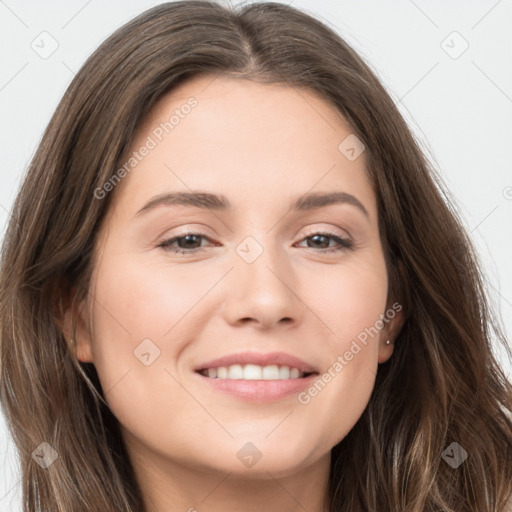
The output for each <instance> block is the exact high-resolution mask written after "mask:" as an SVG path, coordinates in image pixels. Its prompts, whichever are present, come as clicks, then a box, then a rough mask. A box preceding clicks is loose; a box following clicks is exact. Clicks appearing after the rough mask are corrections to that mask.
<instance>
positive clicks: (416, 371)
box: [0, 1, 512, 512]
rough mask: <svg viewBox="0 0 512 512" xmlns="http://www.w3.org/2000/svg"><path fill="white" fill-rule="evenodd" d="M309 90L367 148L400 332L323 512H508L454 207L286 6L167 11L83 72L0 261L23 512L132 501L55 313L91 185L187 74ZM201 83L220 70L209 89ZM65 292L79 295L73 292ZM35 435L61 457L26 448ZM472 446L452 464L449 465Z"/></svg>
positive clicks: (483, 338)
mask: <svg viewBox="0 0 512 512" xmlns="http://www.w3.org/2000/svg"><path fill="white" fill-rule="evenodd" d="M204 73H207V74H210V75H211V76H212V77H215V76H223V75H224V76H237V77H242V78H247V79H251V80H258V81H262V82H268V83H277V82H281V83H285V84H288V85H289V86H290V87H296V88H300V87H304V88H308V89H310V90H314V91H316V92H318V93H319V94H321V96H322V97H323V98H325V99H326V100H328V101H329V102H331V104H332V105H333V107H335V108H337V109H338V110H339V112H340V113H341V114H342V115H343V116H344V117H345V119H346V120H347V121H348V122H349V124H350V125H351V128H352V130H353V132H354V133H355V134H356V135H357V137H359V138H360V139H361V140H362V141H363V143H364V144H365V146H366V156H367V158H368V166H367V167H368V168H367V172H368V177H369V179H370V180H371V183H372V185H373V187H374V190H375V194H376V197H377V201H378V212H379V224H380V234H381V239H382V242H383V245H384V249H385V255H386V261H387V264H388V272H389V279H390V289H389V299H390V301H392V300H398V301H399V302H400V303H401V304H402V305H403V306H404V313H405V322H404V325H403V328H402V330H401V331H400V333H399V335H398V337H397V339H396V341H395V345H396V346H395V350H394V353H393V356H392V357H391V359H390V360H389V361H388V362H387V363H385V364H382V365H380V367H379V371H378V374H377V379H376V383H375V388H374V391H373V394H372V396H371V399H370V402H369V404H368V406H367V407H366V409H365V411H364V413H363V415H362V416H361V418H360V419H359V420H358V422H357V423H356V425H355V426H354V427H353V429H352V430H351V431H350V433H349V434H348V435H347V436H346V437H345V438H344V439H343V440H342V441H341V442H340V443H339V444H338V445H337V446H335V447H334V448H333V449H332V456H331V473H330V491H331V503H332V504H331V511H333V512H334V511H336V512H379V511H380V512H382V511H397V512H398V511H400V512H405V511H407V512H419V511H425V512H434V511H441V510H442V511H446V512H455V511H471V512H491V511H492V512H497V511H500V512H501V511H502V510H503V508H504V506H505V502H506V501H507V499H508V498H509V497H510V496H511V495H512V481H511V475H512V421H511V419H510V412H511V411H512V385H511V383H510V382H509V381H507V377H506V375H505V374H504V372H503V370H502V369H501V368H500V366H499V364H498V362H497V359H496V357H495V354H494V353H493V350H494V349H493V343H496V344H497V345H498V344H501V345H503V347H504V349H505V351H506V353H507V354H508V356H509V357H510V358H511V359H512V354H511V351H510V348H509V347H508V345H507V340H506V339H505V335H504V334H503V328H502V327H501V326H500V323H499V319H498V318H497V316H496V315H495V314H493V313H492V311H491V310H490V307H489V303H488V299H487V288H486V282H485V280H484V277H483V272H482V270H481V268H480V266H479V263H478V261H477V258H476V256H475V251H474V249H473V247H472V244H471V242H470V240H469V239H468V236H467V234H466V232H465V231H464V228H463V227H462V224H461V222H460V220H459V216H458V213H457V212H456V210H455V208H454V206H453V202H452V201H451V200H450V197H449V195H448V194H447V192H446V189H445V187H444V185H443V184H442V181H441V180H440V178H439V176H438V175H437V173H436V171H435V169H433V166H432V164H431V163H430V162H429V161H428V160H427V158H426V157H425V156H424V154H423V153H422V151H421V149H420V147H419V144H418V143H417V141H416V140H415V139H414V137H413V136H412V134H411V132H410V130H409V128H408V126H407V124H406V122H405V121H404V119H403V118H402V117H401V115H400V114H399V112H398V110H397V108H396V106H395V104H394V103H393V101H392V99H391V98H390V96H389V95H388V93H387V92H386V90H385V89H384V87H383V86H382V85H381V83H380V82H379V80H378V79H377V77H376V76H375V74H374V73H373V72H372V71H371V69H370V67H369V66H368V65H367V64H366V63H365V62H364V61H363V60H362V59H361V58H360V57H359V56H358V55H357V54H356V53H355V52H354V50H353V49H352V48H351V47H350V46H349V45H348V44H347V43H346V42H345V41H344V40H343V39H342V38H341V37H340V36H339V35H338V34H336V33H334V32H333V31H332V30H330V29H329V28H328V27H326V26H325V25H324V24H322V23H321V22H319V21H317V20H316V19H314V18H312V17H310V16H309V15H307V14H305V13H303V12H301V11H300V10H298V9H295V8H292V7H289V6H286V5H282V4H278V3H260V4H253V5H248V6H245V7H241V8H237V9H236V10H235V9H234V8H227V7H223V6H221V5H219V4H216V3H210V2H207V1H178V2H174V3H166V4H162V5H159V6H157V7H155V8H153V9H150V10H148V11H146V12H144V13H143V14H141V15H140V16H138V17H137V18H135V19H133V20H132V21H130V22H129V23H127V24H126V25H124V26H123V27H121V28H120V29H119V30H117V31H116V32H115V33H114V34H113V35H111V36H110V37H109V38H108V39H107V40H106V41H105V42H104V43H103V44H102V45H101V46H100V47H99V48H98V49H97V50H96V51H95V52H94V53H93V54H92V55H91V57H90V58H89V59H88V60H87V62H86V63H85V64H84V65H83V67H82V68H81V70H80V71H79V72H78V73H77V75H76V77H75V78H74V80H73V81H72V83H71V85H70V86H69V88H68V90H67V91H66V93H65V95H64V97H63V98H62V101H61V102H60V104H59V106H58V108H57V109H56V112H55V114H54V115H53V117H52V119H51V121H50V123H49V125H48V127H47V129H46V131H45V133H44V135H43V138H42V140H41V143H40V145H39V147H38V149H37V152H36V153H35V156H34V158H33V160H32V162H31V164H30V166H29V169H28V172H27V174H26V176H25V178H24V182H23V184H22V186H21V189H20V191H19V194H18V196H17V198H16V201H15V203H14V207H13V210H12V217H11V219H10V222H9V224H8V229H7V232H6V235H5V239H4V243H3V252H2V259H1V268H0V272H1V274H0V279H1V280H0V301H1V302H0V336H1V338H0V350H1V352H0V355H1V360H0V372H1V373H0V384H1V390H0V391H1V393H0V399H1V404H2V407H3V411H4V414H5V416H6V419H7V421H8V425H9V427H10V432H11V433H12V436H13V439H14V441H15V443H16V446H17V449H18V450H19V458H20V462H21V471H22V491H23V505H24V510H25V511H26V512H34V511H43V510H44V511H46V510H55V511H56V510H59V511H62V512H78V511H80V512H83V511H84V510H91V511H98V510H101V511H105V512H107V511H108V512H109V511H114V510H115V511H123V512H138V511H142V510H144V504H143V502H142V497H141V491H140V488H139V487H138V484H137V481H136V479H135V478H134V472H133V470H132V466H131V464H130V461H129V458H128V456H127V452H126V449H125V446H124V444H123V441H122V439H121V435H120V430H119V424H118V422H117V420H116V418H115V417H114V416H113V414H112V413H111V411H110V410H109V408H108V406H107V404H106V402H105V400H104V391H103V390H102V389H101V386H100V383H99V379H98V376H97V373H96V370H95V368H94V365H93V364H91V363H81V362H79V361H78V360H77V359H76V357H75V354H74V353H73V351H72V350H70V347H69V345H68V341H67V340H66V338H65V336H64V334H63V330H62V329H61V324H60V319H61V318H62V312H63V310H64V308H65V307H66V306H67V305H68V302H69V300H70V297H73V299H74V300H75V301H76V303H78V302H79V301H80V300H82V299H83V298H84V297H86V296H87V294H88V293H89V291H88V290H89V281H90V277H91V270H92V268H93V265H94V259H93V254H94V247H95V242H96V235H97V233H98V231H99V227H100V225H101V223H102V221H103V219H104V218H105V214H106V211H107V209H108V207H109V204H110V202H111V199H112V196H113V194H114V193H115V191H113V192H112V193H109V194H106V196H105V197H104V198H103V199H101V200H99V199H98V198H97V197H96V196H95V195H94V192H95V190H97V189H98V188H101V187H102V186H103V185H104V184H105V183H106V182H108V181H109V180H110V179H111V178H112V176H113V175H114V174H115V173H116V171H118V169H119V167H118V166H119V164H120V157H121V155H122V154H123V152H124V151H125V150H126V149H127V148H128V147H129V145H130V142H131V140H132V138H133V135H134V131H135V129H136V127H137V126H138V123H139V122H140V121H141V119H142V118H143V116H144V115H145V114H147V113H148V111H149V109H150V108H151V107H152V105H154V104H155V102H156V101H157V100H158V99H159V98H160V97H161V96H162V95H163V94H164V93H166V92H168V91H169V90H171V89H172V88H173V87H174V86H176V85H177V84H178V83H180V82H182V81H183V80H186V79H187V78H189V77H192V76H194V75H199V74H204ZM212 79H213V78H212ZM72 292H76V293H72ZM42 442H47V443H48V444H49V445H50V446H51V447H52V448H53V449H54V450H55V451H56V453H58V455H59V457H58V458H57V459H56V460H55V462H53V464H51V465H50V466H49V467H47V468H42V467H41V465H40V464H38V463H37V461H36V460H35V458H34V457H33V456H32V453H33V451H34V450H35V449H36V448H37V447H39V446H40V445H41V443H42ZM454 442H456V443H458V445H460V446H461V447H462V448H463V449H464V450H465V451H466V452H467V454H468V457H467V459H466V460H465V461H464V462H463V463H462V464H461V465H460V466H459V467H458V468H457V469H454V468H453V467H451V466H450V465H449V464H448V463H447V462H445V460H443V457H442V454H443V452H444V451H445V449H447V448H448V447H450V445H451V444H452V443H454Z"/></svg>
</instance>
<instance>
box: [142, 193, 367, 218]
mask: <svg viewBox="0 0 512 512" xmlns="http://www.w3.org/2000/svg"><path fill="white" fill-rule="evenodd" d="M333 204H349V205H352V206H355V207H356V208H358V209H359V210H360V211H361V212H362V213H364V215H365V216H366V218H367V219H369V218H370V215H369V213H368V210H367V209H366V208H365V207H364V206H363V204H362V203H361V201H359V199H357V198H356V197H355V196H353V195H351V194H347V193H346V192H310V193H308V194H304V195H301V196H300V197H298V198H296V199H295V200H294V201H293V202H292V204H291V205H290V209H291V210H296V211H309V210H315V209H317V208H322V207H324V206H330V205H333ZM162 205H167V206H173V205H182V206H190V207H194V208H201V209H205V210H216V211H227V210H229V209H231V204H230V202H229V200H228V199H227V197H226V196H224V195H222V194H221V195H216V194H210V193H208V192H169V193H164V194H160V195H158V196H154V197H152V198H151V199H150V200H149V201H148V202H147V203H146V204H145V205H144V206H143V207H142V208H141V209H140V210H139V211H138V212H137V213H136V214H135V217H140V216H142V215H144V214H146V213H148V212H149V211H151V210H153V209H155V208H156V207H158V206H162Z"/></svg>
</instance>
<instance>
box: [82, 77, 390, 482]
mask: <svg viewBox="0 0 512 512" xmlns="http://www.w3.org/2000/svg"><path fill="white" fill-rule="evenodd" d="M191 98H193V99H191ZM173 116H174V117H173ZM166 123H167V124H166ZM351 134H352V131H351V129H350V126H349V125H348V124H347V123H346V122H345V120H344V119H343V117H342V116H341V115H340V114H339V113H337V111H336V110H335V109H334V107H333V106H331V105H330V104H329V103H328V102H326V101H325V100H323V99H321V98H320V97H319V96H317V95H316V94H315V93H313V92H310V91H306V90H299V89H296V88H292V87H290V86H284V85H275V84H273V85H269V84H258V83H255V82H252V81H247V80H236V79H227V78H217V79H214V78H213V77H211V76H203V77H200V78H197V77H196V78H194V79H193V80H192V81H189V82H186V83H184V84H182V85H180V86H179V88H176V89H174V90H173V91H172V92H171V93H169V94H167V95H166V96H165V97H164V98H163V99H162V100H160V102H159V103H158V104H157V105H156V106H155V107H154V108H153V110H152V111H151V112H150V114H149V115H148V116H147V117H146V119H144V121H143V123H141V125H140V126H139V127H138V131H137V134H136V137H135V139H134V141H133V143H132V146H131V148H130V150H129V151H127V153H126V154H125V158H124V160H123V162H122V163H121V165H124V164H125V163H127V165H126V167H125V171H126V170H127V169H129V172H128V171H126V172H125V173H121V175H122V174H125V176H124V177H123V179H122V181H121V182H120V183H119V184H117V186H116V188H115V190H114V192H115V196H114V198H113V199H114V201H113V203H112V205H111V208H110V209H109V213H108V215H107V217H106V219H105V222H104V224H103V225H102V229H101V232H100V237H99V241H98V244H97V247H96V254H95V267H94V275H93V280H92V285H91V290H90V291H91V294H90V296H92V297H94V300H92V299H90V298H89V300H90V302H89V303H88V304H87V307H85V308H84V310H83V324H82V327H79V331H78V332H77V353H78V357H79V359H80V360H81V361H83V362H92V363H94V365H95V367H96V369H97V372H98V375H99V378H100V381H101V385H102V388H103V390H104V393H105V397H106V400H107V402H108V403H109V405H110V407H111V409H112V411H113V413H114V415H115V416H116V417H117V418H118V420H119V422H120V424H121V428H122V431H123V436H124V437H125V439H126V442H127V444H128V446H129V447H130V451H131V452H132V453H134V454H136V456H137V457H140V459H141V460H156V459H159V460H162V461H167V462H168V463H169V464H176V465H180V466H186V467H189V468H194V469H198V470H201V469H202V470H205V471H206V470H212V469H216V470H221V471H225V472H233V473H240V474H249V473H250V474H251V475H252V476H254V475H258V474H261V475H263V474H265V473H266V472H267V471H269V472H271V473H272V474H273V475H275V476H284V475H287V474H292V473H293V472H294V471H297V470H299V469H301V468H307V467H308V466H310V465H312V464H314V463H316V462H318V461H321V460H323V461H327V460H328V457H329V452H330V450H331V448H332V447H333V446H334V445H335V444H337V443H338V442H339V441H340V440H341V439H343V437H344V436H345V435H346V434H347V433H348V432H349V430H350V429H351V428H352V427H353V426H354V424H355V423H356V421H357V420H358V418H359V417H360V416H361V414H362V412H363V410H364V409H365V407H366V405H367V403H368V400H369V397H370V394H371V392H372V389H373V386H374V380H375V375H376V372H377V369H378V364H379V363H382V362H384V361H386V360H387V359H388V358H389V357H390V355H391V352H392V344H391V345H386V344H385V341H386V340H387V339H388V338H390V333H391V332H392V330H393V326H394V325H396V322H397V319H399V318H400V315H399V314H398V311H397V310H393V315H392V316H393V317H394V318H393V319H392V320H391V319H390V315H389V310H390V307H391V306H390V304H389V303H387V301H386V299H387V292H388V276H387V272H386V265H385V260H384V255H383V250H382V245H381V240H380V239H379V230H378V217H377V207H376V198H375V194H374V192H373V189H372V186H371V184H370V182H369V180H368V178H367V174H366V171H365V153H364V151H363V152H362V153H361V154H360V155H359V156H358V157H357V158H354V156H357V153H358V150H359V149H360V148H359V147H358V146H357V144H356V145H354V140H355V139H353V135H351ZM349 136H350V137H351V138H349V139H347V140H345V139H346V137H349ZM344 140H345V141H344ZM343 141H344V142H343ZM342 142H343V144H342ZM340 144H341V146H340ZM144 147H145V148H146V149H143V148H144ZM340 147H341V149H340ZM351 147H352V148H355V151H351V149H350V148H351ZM134 151H135V152H137V156H133V152H134ZM130 156H132V157H133V158H134V159H133V160H131V161H129V159H130ZM130 162H131V163H130ZM120 167H121V166H120ZM109 188H110V187H108V185H107V186H106V187H105V188H104V189H103V190H104V191H105V190H108V189H109ZM110 193H113V192H110ZM179 193H186V194H189V196H188V199H187V198H184V197H181V198H180V196H179V195H178V194H179ZM193 193H202V194H210V195H203V196H200V197H196V199H195V202H194V200H193V199H191V197H192V196H191V195H190V194H193ZM332 193H339V194H338V195H337V196H336V197H335V199H337V200H336V201H335V202H333V201H332V200H331V201H329V200H325V196H324V195H325V194H332ZM171 194H173V195H172V196H171ZM97 195H98V198H95V199H94V200H102V199H101V195H102V193H100V192H98V194H97ZM166 195H167V196H166ZM212 196H215V197H212ZM322 197H324V199H323V200H322ZM332 197H334V196H331V199H332ZM299 200H301V201H299ZM383 317H384V321H383ZM287 368H288V369H287ZM226 377H227V378H226ZM254 461H256V462H254Z"/></svg>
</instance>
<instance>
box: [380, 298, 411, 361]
mask: <svg viewBox="0 0 512 512" xmlns="http://www.w3.org/2000/svg"><path fill="white" fill-rule="evenodd" d="M391 315H393V316H392V317H391ZM386 319H387V321H386ZM383 321H384V327H383V328H382V329H381V332H380V335H379V364H380V363H385V362H386V361H387V360H388V359H389V358H390V357H391V355H392V354H393V349H394V347H395V340H396V338H397V336H398V333H399V332H400V330H401V329H402V326H403V324H404V321H405V315H404V311H403V307H402V305H401V304H399V303H398V302H395V303H394V304H393V305H392V306H391V307H389V308H388V309H386V313H385V318H384V319H383ZM388 340H389V343H386V342H387V341H388Z"/></svg>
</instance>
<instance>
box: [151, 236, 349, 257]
mask: <svg viewBox="0 0 512 512" xmlns="http://www.w3.org/2000/svg"><path fill="white" fill-rule="evenodd" d="M318 235H320V236H324V237H328V238H332V239H333V240H334V241H335V242H337V243H338V244H339V246H338V247H334V248H332V247H331V248H328V249H318V252H320V253H333V252H340V251H348V250H352V249H353V247H354V244H353V242H352V241H351V240H348V239H345V238H341V237H339V236H337V235H335V234H334V233H329V232H324V231H321V232H315V233H311V234H310V235H308V236H306V237H304V238H303V239H302V240H301V242H302V241H304V240H307V239H308V238H313V237H314V236H318ZM187 236H196V237H202V238H205V239H206V240H208V241H210V242H211V241H212V240H211V238H209V237H208V236H206V235H203V234H202V233H184V234H182V235H179V236H175V237H173V238H169V239H167V240H163V241H162V242H161V243H160V245H158V247H161V248H162V249H163V250H164V251H168V252H173V253H178V254H195V253H196V252H198V251H200V250H201V249H202V247H196V248H195V249H180V248H177V247H173V246H171V244H172V243H173V242H176V241H177V240H181V239H182V238H186V237H187Z"/></svg>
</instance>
